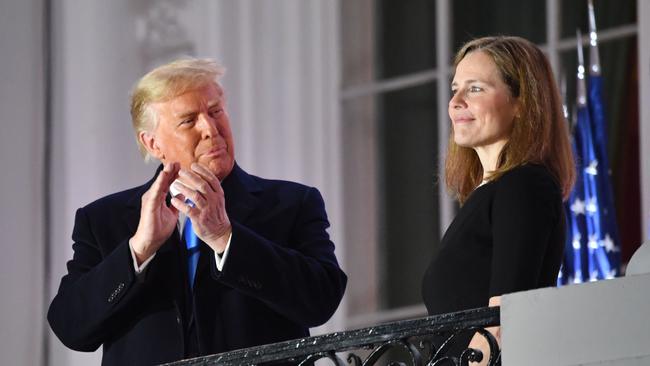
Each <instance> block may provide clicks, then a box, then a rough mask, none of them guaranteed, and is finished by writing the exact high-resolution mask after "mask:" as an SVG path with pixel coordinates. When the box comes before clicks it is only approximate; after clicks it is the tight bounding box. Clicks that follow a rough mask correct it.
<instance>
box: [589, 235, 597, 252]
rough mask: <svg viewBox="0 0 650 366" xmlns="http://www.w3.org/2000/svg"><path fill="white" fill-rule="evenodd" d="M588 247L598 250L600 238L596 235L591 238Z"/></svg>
mask: <svg viewBox="0 0 650 366" xmlns="http://www.w3.org/2000/svg"><path fill="white" fill-rule="evenodd" d="M587 245H589V249H594V250H596V249H598V237H597V236H595V235H592V236H590V237H589V242H588V243H587Z"/></svg>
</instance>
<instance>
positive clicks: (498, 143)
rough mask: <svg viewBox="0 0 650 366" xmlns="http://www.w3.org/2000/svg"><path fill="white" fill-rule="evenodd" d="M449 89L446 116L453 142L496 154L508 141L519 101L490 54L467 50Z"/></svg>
mask: <svg viewBox="0 0 650 366" xmlns="http://www.w3.org/2000/svg"><path fill="white" fill-rule="evenodd" d="M451 89H452V95H453V96H452V97H451V100H450V101H449V117H450V118H451V121H452V125H453V130H454V141H455V142H456V144H458V145H459V146H463V147H470V148H474V149H475V150H476V149H478V148H486V149H488V150H495V152H496V153H497V154H498V152H500V150H501V148H502V147H503V145H505V143H506V142H507V141H508V138H509V136H510V132H511V131H512V125H513V120H514V117H515V115H516V114H517V109H518V104H517V100H516V99H515V98H513V97H512V95H511V93H510V89H509V88H508V86H507V85H506V84H505V83H504V82H503V80H502V79H501V75H500V73H499V70H498V69H497V66H496V65H495V63H494V61H492V58H491V57H490V56H488V55H487V54H485V53H484V52H481V51H474V52H471V53H469V54H467V55H466V56H465V57H464V58H463V59H462V60H461V61H460V63H459V64H458V66H457V67H456V74H455V75H454V80H453V81H452V83H451ZM494 148H496V149H494Z"/></svg>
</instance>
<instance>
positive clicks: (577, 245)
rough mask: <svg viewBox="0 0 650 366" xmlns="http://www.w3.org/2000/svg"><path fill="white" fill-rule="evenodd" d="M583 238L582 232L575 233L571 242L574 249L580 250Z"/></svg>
mask: <svg viewBox="0 0 650 366" xmlns="http://www.w3.org/2000/svg"><path fill="white" fill-rule="evenodd" d="M581 239H582V235H581V234H580V232H575V233H573V241H572V242H571V244H572V245H573V249H575V250H580V246H581V245H580V240H581Z"/></svg>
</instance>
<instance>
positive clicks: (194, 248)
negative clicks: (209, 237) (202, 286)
mask: <svg viewBox="0 0 650 366" xmlns="http://www.w3.org/2000/svg"><path fill="white" fill-rule="evenodd" d="M183 239H185V245H186V246H187V253H188V256H187V271H188V275H189V276H188V278H189V280H190V289H192V288H193V286H194V277H195V276H196V265H197V264H198V263H199V254H200V253H199V240H198V238H197V237H196V234H195V233H194V230H192V220H190V218H189V217H188V218H186V219H185V226H183Z"/></svg>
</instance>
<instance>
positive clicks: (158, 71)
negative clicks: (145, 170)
mask: <svg viewBox="0 0 650 366" xmlns="http://www.w3.org/2000/svg"><path fill="white" fill-rule="evenodd" d="M225 71H226V70H225V69H224V68H223V66H221V65H219V64H218V63H217V62H216V61H214V60H211V59H197V58H187V59H181V60H176V61H173V62H171V63H168V64H166V65H162V66H159V67H157V68H155V69H153V70H151V71H150V72H149V73H147V74H146V75H145V76H143V77H142V78H141V79H140V80H139V81H138V83H137V84H136V85H135V87H134V88H133V92H132V93H131V121H132V123H133V130H134V131H135V137H136V141H137V142H138V148H139V149H140V153H141V154H142V156H143V157H144V159H145V161H148V160H149V159H150V158H151V156H150V155H149V152H148V151H147V149H146V148H145V147H144V145H143V144H142V142H141V141H140V137H139V135H140V133H141V132H143V131H153V130H154V129H155V128H156V125H157V123H158V121H157V117H156V113H155V111H154V110H153V108H151V104H153V103H158V102H165V101H168V100H170V99H173V98H175V97H177V96H179V95H182V94H185V93H186V92H188V91H191V90H196V89H199V88H202V87H204V86H206V85H210V84H211V83H214V84H217V85H219V79H220V78H221V77H222V76H223V75H224V73H225Z"/></svg>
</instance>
